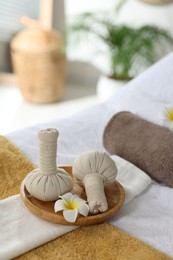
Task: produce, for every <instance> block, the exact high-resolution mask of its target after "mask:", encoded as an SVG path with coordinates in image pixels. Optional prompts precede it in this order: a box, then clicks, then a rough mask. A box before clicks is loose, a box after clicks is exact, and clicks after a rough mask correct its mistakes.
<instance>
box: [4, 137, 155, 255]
mask: <svg viewBox="0 0 173 260" xmlns="http://www.w3.org/2000/svg"><path fill="white" fill-rule="evenodd" d="M1 145H2V146H3V153H1V151H0V157H1V174H0V183H1V185H2V187H3V184H4V185H5V189H4V190H6V196H9V195H11V192H14V193H15V192H16V190H18V189H19V186H20V183H21V181H22V178H23V174H24V173H25V174H26V171H27V170H28V167H27V165H28V166H30V168H31V169H32V168H33V166H32V164H31V163H30V162H29V161H28V160H27V159H26V158H25V156H24V155H22V153H21V152H20V151H19V150H18V149H17V148H15V147H14V146H13V145H12V144H11V143H10V142H9V141H8V140H7V139H6V138H3V137H1V138H0V146H1ZM2 146H1V147H2ZM11 151H13V155H11ZM7 155H9V156H8V157H7ZM11 157H12V159H13V158H15V160H13V161H12V160H11ZM18 157H19V158H20V160H18ZM115 160H116V163H117V167H118V169H119V172H118V175H117V177H118V180H119V181H120V183H121V179H122V185H123V186H124V187H125V189H126V195H127V198H126V203H127V202H130V201H131V200H132V199H134V197H136V195H138V194H139V193H141V192H142V191H144V189H146V187H147V186H148V185H149V184H150V178H149V177H148V176H146V174H145V173H143V172H142V171H140V170H139V169H137V168H136V167H135V166H134V167H133V166H132V165H131V164H129V163H128V162H126V161H125V160H123V159H121V158H118V157H116V158H115ZM9 161H10V163H9ZM21 162H22V164H21ZM24 162H25V163H24ZM11 165H13V166H12V168H13V174H12V175H11V176H9V175H8V176H9V177H11V182H13V180H14V182H15V184H16V186H15V188H14V190H13V191H11V190H10V189H8V187H9V186H8V181H6V182H5V183H4V182H3V179H4V174H3V172H5V174H8V173H9V172H10V169H11ZM19 166H22V167H21V170H20V171H18V170H19V168H20V167H19ZM30 168H29V170H31V169H30ZM4 169H5V171H4ZM132 169H133V172H129V173H128V177H126V178H125V172H128V171H131V170H132ZM121 172H122V177H121ZM138 173H139V174H138ZM139 175H140V177H139ZM16 176H18V179H17V180H16ZM144 179H145V182H144ZM11 182H10V185H11ZM146 182H147V184H148V185H146ZM15 189H16V190H15ZM133 189H135V190H133ZM129 190H130V193H129ZM4 196H5V195H4ZM75 228H76V227H73V226H62V225H57V224H53V223H49V222H46V221H44V220H41V219H39V218H37V217H36V216H34V215H33V214H32V213H30V212H29V210H28V209H27V208H26V207H25V206H24V205H23V203H22V201H21V199H20V195H15V196H12V197H9V198H6V199H4V200H1V201H0V231H1V236H0V259H3V260H5V259H10V258H13V257H15V256H18V255H20V254H22V253H24V252H27V251H28V250H31V249H33V248H35V247H38V246H40V245H42V244H44V243H46V242H48V241H51V240H52V239H55V238H56V237H58V236H61V235H62V234H65V233H67V232H69V231H71V230H73V229H75ZM82 232H83V231H82V229H81V236H82ZM64 241H66V238H64ZM70 242H71V241H70ZM54 243H56V248H58V247H59V242H58V240H57V242H54ZM66 243H67V244H66V246H67V248H69V246H70V245H69V244H68V243H69V240H68V241H67V242H66ZM44 248H45V250H44V249H43V252H48V253H49V254H50V259H53V257H52V251H53V250H54V249H53V245H52V246H51V244H48V245H45V246H44ZM38 250H41V249H38ZM75 250H76V248H74V252H75ZM43 252H42V254H43ZM48 253H47V254H48ZM32 254H33V253H28V254H27V255H26V256H27V257H29V258H30V259H32V257H31V256H33V255H32ZM73 254H74V253H73ZM73 254H72V255H73ZM47 259H49V258H47Z"/></svg>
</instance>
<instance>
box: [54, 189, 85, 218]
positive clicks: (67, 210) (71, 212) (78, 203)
mask: <svg viewBox="0 0 173 260" xmlns="http://www.w3.org/2000/svg"><path fill="white" fill-rule="evenodd" d="M59 197H60V198H61V199H59V200H57V201H56V202H55V205H54V210H55V212H58V211H61V210H63V216H64V218H65V220H67V221H68V222H75V221H76V218H77V216H78V213H79V214H81V215H82V216H85V217H86V216H88V213H89V206H88V204H86V203H87V201H85V200H83V199H81V198H80V197H79V196H78V195H77V194H72V193H71V192H68V193H66V194H64V195H62V196H59Z"/></svg>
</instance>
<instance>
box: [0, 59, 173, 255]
mask: <svg viewBox="0 0 173 260" xmlns="http://www.w3.org/2000/svg"><path fill="white" fill-rule="evenodd" d="M172 86H173V54H170V55H169V56H167V57H166V58H164V59H163V60H161V61H160V62H158V63H157V64H155V65H154V66H152V67H151V68H149V69H148V70H147V71H146V72H144V73H143V74H142V75H141V76H139V77H138V78H136V79H135V80H133V81H131V82H130V83H129V84H127V85H126V87H124V88H123V89H122V90H121V91H120V92H119V93H118V94H117V95H114V96H113V97H111V98H110V99H109V100H108V101H107V102H105V103H103V104H100V105H97V106H95V107H93V108H90V109H87V110H85V111H83V112H80V113H78V114H76V115H74V116H72V117H69V118H68V119H62V120H58V121H54V122H49V123H45V124H41V125H37V126H34V127H31V128H27V129H24V130H21V131H17V132H14V133H11V134H9V135H8V138H10V140H11V141H12V142H13V143H15V144H16V146H18V147H19V148H20V149H21V150H22V151H23V152H24V153H25V154H26V156H27V157H28V158H29V159H30V160H31V161H32V162H33V163H36V164H37V163H38V156H37V154H38V148H37V147H38V146H37V139H36V133H37V131H38V130H40V129H42V128H46V127H55V128H57V129H58V130H59V131H60V138H59V146H58V150H59V154H58V163H59V164H61V165H63V164H64V165H65V164H72V163H73V161H74V159H75V158H76V156H78V155H79V154H80V153H81V152H84V151H87V150H100V151H103V150H104V149H103V146H102V135H103V131H104V127H105V126H106V124H107V122H108V120H110V118H111V117H112V116H113V115H114V114H115V113H117V112H119V111H123V110H126V111H131V112H133V113H135V114H138V115H139V116H141V117H143V118H145V119H147V120H149V121H151V122H154V123H157V124H160V121H159V116H158V115H159V113H160V111H161V110H162V109H163V106H164V104H165V103H168V102H172V103H173V88H172ZM151 93H152V94H151ZM98 115H99V116H98ZM172 197H173V189H171V188H168V187H166V186H164V185H161V184H158V183H155V182H154V181H152V183H151V185H150V186H149V187H148V189H147V190H145V192H143V193H142V194H141V195H140V196H138V197H137V198H136V199H134V200H133V202H131V203H129V204H128V205H126V206H124V207H123V208H122V209H121V211H120V212H119V213H118V214H117V215H115V216H114V217H112V218H111V219H110V220H109V223H111V224H113V225H115V226H116V227H118V228H120V229H122V230H124V231H126V232H128V233H130V234H132V235H133V236H136V237H137V238H139V239H142V240H143V241H145V242H147V243H148V244H150V245H152V246H154V247H155V248H157V249H159V250H161V251H163V252H165V253H166V254H168V255H170V256H172V257H173V244H172V241H173V232H172V230H173V221H172V219H173V211H172V208H173V200H172V199H170V198H172ZM7 200H9V199H7ZM1 203H3V205H4V202H3V201H2V202H1ZM0 207H1V206H0ZM3 207H4V206H3ZM0 212H1V210H0ZM1 214H2V213H1ZM33 218H35V216H33ZM0 221H1V225H2V224H3V223H2V221H3V220H2V218H0ZM7 228H9V225H7ZM13 232H14V231H13ZM3 233H4V232H3ZM1 234H2V231H1ZM0 239H1V240H2V236H0ZM2 242H3V241H2ZM1 245H2V244H1ZM1 245H0V246H1Z"/></svg>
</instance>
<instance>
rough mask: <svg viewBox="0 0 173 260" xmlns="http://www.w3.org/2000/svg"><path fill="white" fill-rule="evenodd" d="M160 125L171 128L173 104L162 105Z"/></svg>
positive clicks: (172, 125)
mask: <svg viewBox="0 0 173 260" xmlns="http://www.w3.org/2000/svg"><path fill="white" fill-rule="evenodd" d="M161 119H162V125H163V126H166V127H167V128H169V129H170V130H173V104H172V105H167V106H165V107H164V109H163V111H162V115H161Z"/></svg>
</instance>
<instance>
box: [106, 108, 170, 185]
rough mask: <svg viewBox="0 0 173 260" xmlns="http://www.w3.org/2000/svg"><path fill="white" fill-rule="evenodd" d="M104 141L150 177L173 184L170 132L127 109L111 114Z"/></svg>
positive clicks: (112, 151)
mask: <svg viewBox="0 0 173 260" xmlns="http://www.w3.org/2000/svg"><path fill="white" fill-rule="evenodd" d="M103 145H104V147H105V149H106V150H107V151H108V152H109V153H110V154H117V155H119V156H121V157H122V158H124V159H126V160H128V161H130V162H131V163H133V164H134V165H136V166H137V167H139V168H140V169H142V170H143V171H145V172H146V173H147V174H148V175H150V176H151V177H152V178H153V179H155V180H157V181H159V182H162V183H165V184H166V185H168V186H169V187H173V132H171V131H170V130H169V129H168V128H165V127H162V126H159V125H156V124H153V123H151V122H148V121H146V120H144V119H142V118H140V117H139V116H137V115H134V114H133V113H130V112H125V111H124V112H120V113H117V114H116V115H114V116H113V117H112V118H111V120H110V121H109V122H108V124H107V126H106V127H105V130H104V134H103Z"/></svg>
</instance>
